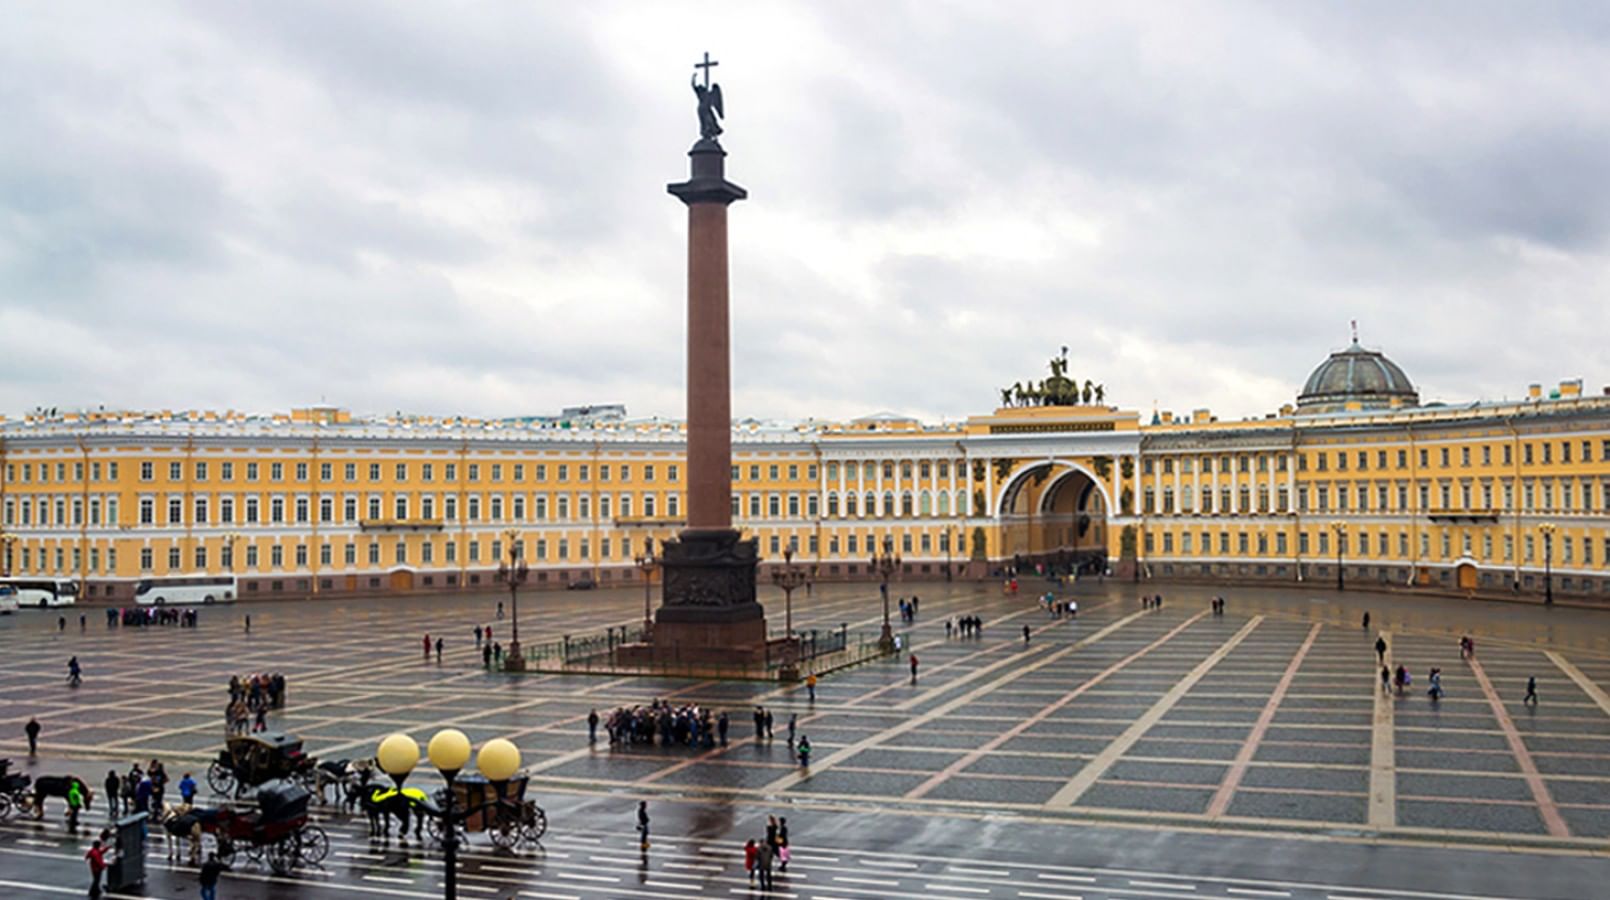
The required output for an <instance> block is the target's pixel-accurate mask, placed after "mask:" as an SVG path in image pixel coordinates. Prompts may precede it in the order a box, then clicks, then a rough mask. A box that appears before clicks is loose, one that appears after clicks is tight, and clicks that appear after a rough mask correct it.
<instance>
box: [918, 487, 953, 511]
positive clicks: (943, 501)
mask: <svg viewBox="0 0 1610 900" xmlns="http://www.w3.org/2000/svg"><path fill="white" fill-rule="evenodd" d="M923 496H925V497H926V496H927V494H924V495H923ZM939 514H940V515H942V516H948V515H950V491H940V492H939Z"/></svg>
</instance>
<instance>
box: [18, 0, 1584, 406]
mask: <svg viewBox="0 0 1610 900" xmlns="http://www.w3.org/2000/svg"><path fill="white" fill-rule="evenodd" d="M705 50H709V51H710V52H711V53H712V54H713V55H714V56H715V57H716V58H717V59H719V60H720V66H719V67H718V68H717V69H716V70H715V72H716V80H717V81H718V82H720V83H721V84H722V87H723V90H724V92H725V96H726V106H727V113H728V119H727V123H726V126H727V134H726V135H725V136H724V137H723V143H724V145H725V146H726V148H727V150H728V153H729V154H730V155H729V157H728V160H727V166H728V174H729V177H731V178H732V179H733V180H735V181H737V182H738V183H740V184H742V185H743V186H745V187H746V188H748V190H749V192H750V199H749V200H747V201H745V202H742V203H739V204H737V205H735V206H734V207H733V209H732V212H731V235H732V237H731V241H732V243H731V253H732V302H733V311H732V312H733V323H734V346H735V351H734V361H733V362H734V394H735V396H734V404H733V408H734V414H735V415H739V416H757V417H768V418H769V417H781V418H803V417H807V416H818V417H827V418H839V417H850V416H855V415H860V414H864V413H868V412H872V411H876V410H894V411H900V412H906V413H910V414H914V415H918V416H921V417H923V418H926V419H939V418H957V417H962V416H965V415H968V414H974V413H980V412H986V411H988V410H989V409H990V408H992V407H993V406H994V405H995V404H996V403H997V402H998V401H999V388H1000V387H1001V386H1002V385H1005V384H1010V383H1011V382H1013V381H1016V380H1023V379H1027V378H1038V377H1041V376H1043V375H1044V367H1045V360H1046V359H1048V358H1049V357H1051V356H1052V355H1054V354H1056V353H1057V351H1058V348H1059V347H1060V346H1062V345H1067V346H1068V347H1069V348H1070V351H1069V355H1070V358H1071V365H1070V367H1069V369H1070V374H1071V375H1074V376H1076V377H1078V378H1079V379H1081V380H1083V379H1086V378H1091V379H1095V380H1098V381H1101V382H1104V383H1106V385H1107V386H1108V398H1109V400H1110V401H1112V402H1115V403H1118V404H1120V405H1122V406H1125V407H1128V408H1135V409H1140V410H1142V411H1150V410H1151V409H1152V408H1153V406H1154V404H1155V405H1156V406H1158V407H1160V408H1164V409H1173V410H1176V411H1185V410H1188V409H1191V408H1194V407H1200V406H1209V407H1212V408H1213V410H1214V411H1215V412H1216V413H1218V414H1219V415H1221V416H1223V417H1226V418H1228V417H1237V416H1244V415H1256V414H1261V413H1264V412H1267V411H1272V410H1274V409H1275V408H1276V407H1278V406H1279V405H1280V404H1281V403H1283V402H1287V401H1289V400H1290V399H1292V397H1293V396H1294V395H1295V394H1296V392H1297V391H1298V389H1299V387H1300V385H1301V382H1302V380H1303V379H1304V378H1305V377H1306V376H1307V374H1308V372H1309V371H1310V370H1311V369H1312V368H1313V367H1314V366H1315V365H1316V364H1317V363H1318V362H1320V361H1321V360H1322V359H1323V358H1324V356H1325V355H1326V353H1328V352H1330V351H1332V350H1335V349H1339V348H1341V347H1342V346H1345V345H1346V343H1347V340H1348V337H1347V329H1348V320H1350V319H1358V320H1359V322H1360V329H1361V332H1362V338H1363V342H1364V343H1365V344H1366V345H1367V346H1372V347H1378V348H1380V349H1383V350H1385V351H1386V352H1387V353H1388V354H1389V355H1390V356H1392V357H1393V358H1394V359H1395V360H1396V361H1397V362H1398V363H1399V364H1400V365H1401V366H1402V367H1403V368H1404V369H1405V370H1406V371H1407V372H1408V374H1409V376H1410V377H1411V378H1412V379H1413V380H1414V381H1415V382H1416V384H1417V385H1418V386H1419V388H1420V391H1421V394H1422V397H1423V398H1424V399H1427V400H1432V399H1440V400H1447V401H1460V400H1470V399H1476V398H1492V397H1502V396H1512V397H1513V396H1517V395H1519V394H1520V393H1521V392H1522V391H1523V390H1524V386H1525V384H1526V383H1527V382H1529V381H1542V382H1545V383H1552V382H1554V381H1558V380H1559V379H1561V378H1570V377H1583V378H1585V379H1586V382H1587V388H1588V390H1589V391H1591V392H1594V393H1597V392H1598V391H1599V390H1600V387H1601V386H1602V385H1604V384H1606V383H1610V342H1607V341H1606V339H1605V335H1606V334H1607V333H1610V304H1607V303H1606V302H1605V296H1604V294H1605V291H1604V288H1605V285H1606V272H1607V264H1610V240H1607V237H1610V196H1607V195H1610V90H1606V88H1605V85H1607V84H1610V5H1607V4H1604V3H1593V2H1584V3H1578V4H1550V3H1541V2H1538V3H1479V2H1469V0H1461V2H1450V3H1446V4H1430V3H1427V4H1403V3H1400V2H1390V3H1347V4H1320V3H1309V4H1293V3H1284V2H1270V3H1251V2H1248V3H1222V4H1221V3H1207V2H1193V3H1147V4H1116V3H1072V2H1069V3H1047V2H1044V0H1038V2H1028V3H1004V2H999V0H994V2H980V3H939V2H933V0H923V2H914V3H909V4H898V3H892V2H881V0H874V2H866V0H857V2H843V3H838V2H811V3H798V4H780V5H772V4H766V3H741V4H730V5H720V4H715V3H709V2H702V3H694V4H688V5H686V6H679V5H673V4H670V3H658V2H656V3H639V4H613V3H600V2H593V0H589V2H586V3H535V2H509V3H480V4H461V3H455V4H445V3H440V4H437V3H424V2H419V3H371V2H354V0H342V2H340V3H327V2H313V0H307V2H298V0H275V2H261V3H213V2H197V3H162V2H142V3H137V4H124V3H102V2H97V3H76V2H59V0H58V2H51V3H29V4H20V3H14V4H10V5H8V6H7V7H6V8H5V10H4V11H3V12H0V335H3V336H4V340H3V343H0V346H3V347H4V351H3V353H4V357H3V361H0V373H3V374H0V412H3V413H6V414H13V415H14V414H17V413H21V412H24V411H26V410H29V409H32V408H34V407H36V406H57V407H64V408H67V407H84V406H90V407H93V406H97V405H103V404H104V405H106V406H108V407H145V408H173V409H184V408H193V407H206V408H220V409H221V408H235V409H246V410H254V411H263V410H282V409H287V408H289V407H291V406H294V405H304V404H308V403H314V402H318V401H320V400H323V401H327V402H330V403H336V404H340V405H343V406H347V407H350V408H352V409H353V410H355V411H358V412H389V411H392V410H397V409H402V410H408V411H416V412H426V413H467V414H476V415H516V414H525V413H536V412H545V411H553V410H556V409H557V408H559V407H560V406H563V405H568V404H580V403H605V402H619V403H625V404H627V406H628V408H629V409H630V410H631V411H632V412H633V413H636V414H661V415H671V416H680V415H681V413H682V406H683V359H684V346H683V341H684V331H683V317H684V302H685V299H684V285H685V281H684V278H685V275H684V264H685V257H684V254H685V211H684V208H683V207H682V205H681V203H679V202H678V201H677V200H676V199H675V198H672V197H670V196H669V195H667V194H666V192H665V184H666V183H667V182H669V181H675V180H680V179H681V178H683V177H685V173H686V166H687V160H686V157H685V155H684V154H685V152H686V150H687V149H688V147H689V145H690V144H691V143H692V141H693V140H694V139H695V138H696V137H697V122H696V117H695V114H694V98H693V95H692V93H691V91H690V90H689V87H688V76H689V75H690V74H691V72H692V69H691V63H692V62H694V61H695V60H697V59H698V57H699V55H700V54H701V53H702V52H703V51H705Z"/></svg>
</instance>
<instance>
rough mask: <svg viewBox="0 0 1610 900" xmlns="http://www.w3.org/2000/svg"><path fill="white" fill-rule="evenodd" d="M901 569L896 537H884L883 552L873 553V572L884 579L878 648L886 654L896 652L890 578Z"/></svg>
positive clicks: (880, 588) (880, 589) (881, 590)
mask: <svg viewBox="0 0 1610 900" xmlns="http://www.w3.org/2000/svg"><path fill="white" fill-rule="evenodd" d="M898 568H900V557H899V555H897V554H896V553H895V552H894V536H893V535H884V536H883V552H882V553H881V554H880V553H878V552H877V551H873V553H872V571H874V572H876V573H878V576H879V577H880V578H881V579H882V583H881V585H880V586H879V591H880V592H881V593H882V594H883V632H882V633H881V634H879V635H878V646H879V647H880V648H882V649H883V652H885V653H893V652H894V628H893V627H892V626H891V625H890V624H889V576H890V575H893V574H894V573H895V570H896V569H898Z"/></svg>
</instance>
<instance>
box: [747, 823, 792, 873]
mask: <svg viewBox="0 0 1610 900" xmlns="http://www.w3.org/2000/svg"><path fill="white" fill-rule="evenodd" d="M791 855H792V851H790V850H789V847H788V819H787V818H778V817H777V816H767V817H766V836H765V838H763V839H761V840H759V841H757V840H755V839H753V838H751V839H750V840H749V841H748V842H746V843H745V844H744V869H745V870H746V871H747V872H748V873H749V883H750V884H756V883H757V882H758V883H759V884H758V886H759V888H760V889H761V890H763V891H769V890H771V889H772V888H773V887H774V886H775V885H774V884H773V882H772V874H773V869H774V868H775V869H776V871H779V872H787V871H788V860H789V857H790V856H791Z"/></svg>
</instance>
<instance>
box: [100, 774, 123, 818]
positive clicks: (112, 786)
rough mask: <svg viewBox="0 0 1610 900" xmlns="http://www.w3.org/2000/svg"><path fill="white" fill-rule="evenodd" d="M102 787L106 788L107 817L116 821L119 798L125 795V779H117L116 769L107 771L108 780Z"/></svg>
mask: <svg viewBox="0 0 1610 900" xmlns="http://www.w3.org/2000/svg"><path fill="white" fill-rule="evenodd" d="M101 787H104V788H106V817H107V818H108V819H116V818H117V801H118V797H119V796H120V795H121V794H122V793H123V790H122V788H123V779H121V778H119V777H117V770H116V769H107V770H106V780H105V781H104V782H102V783H101Z"/></svg>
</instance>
